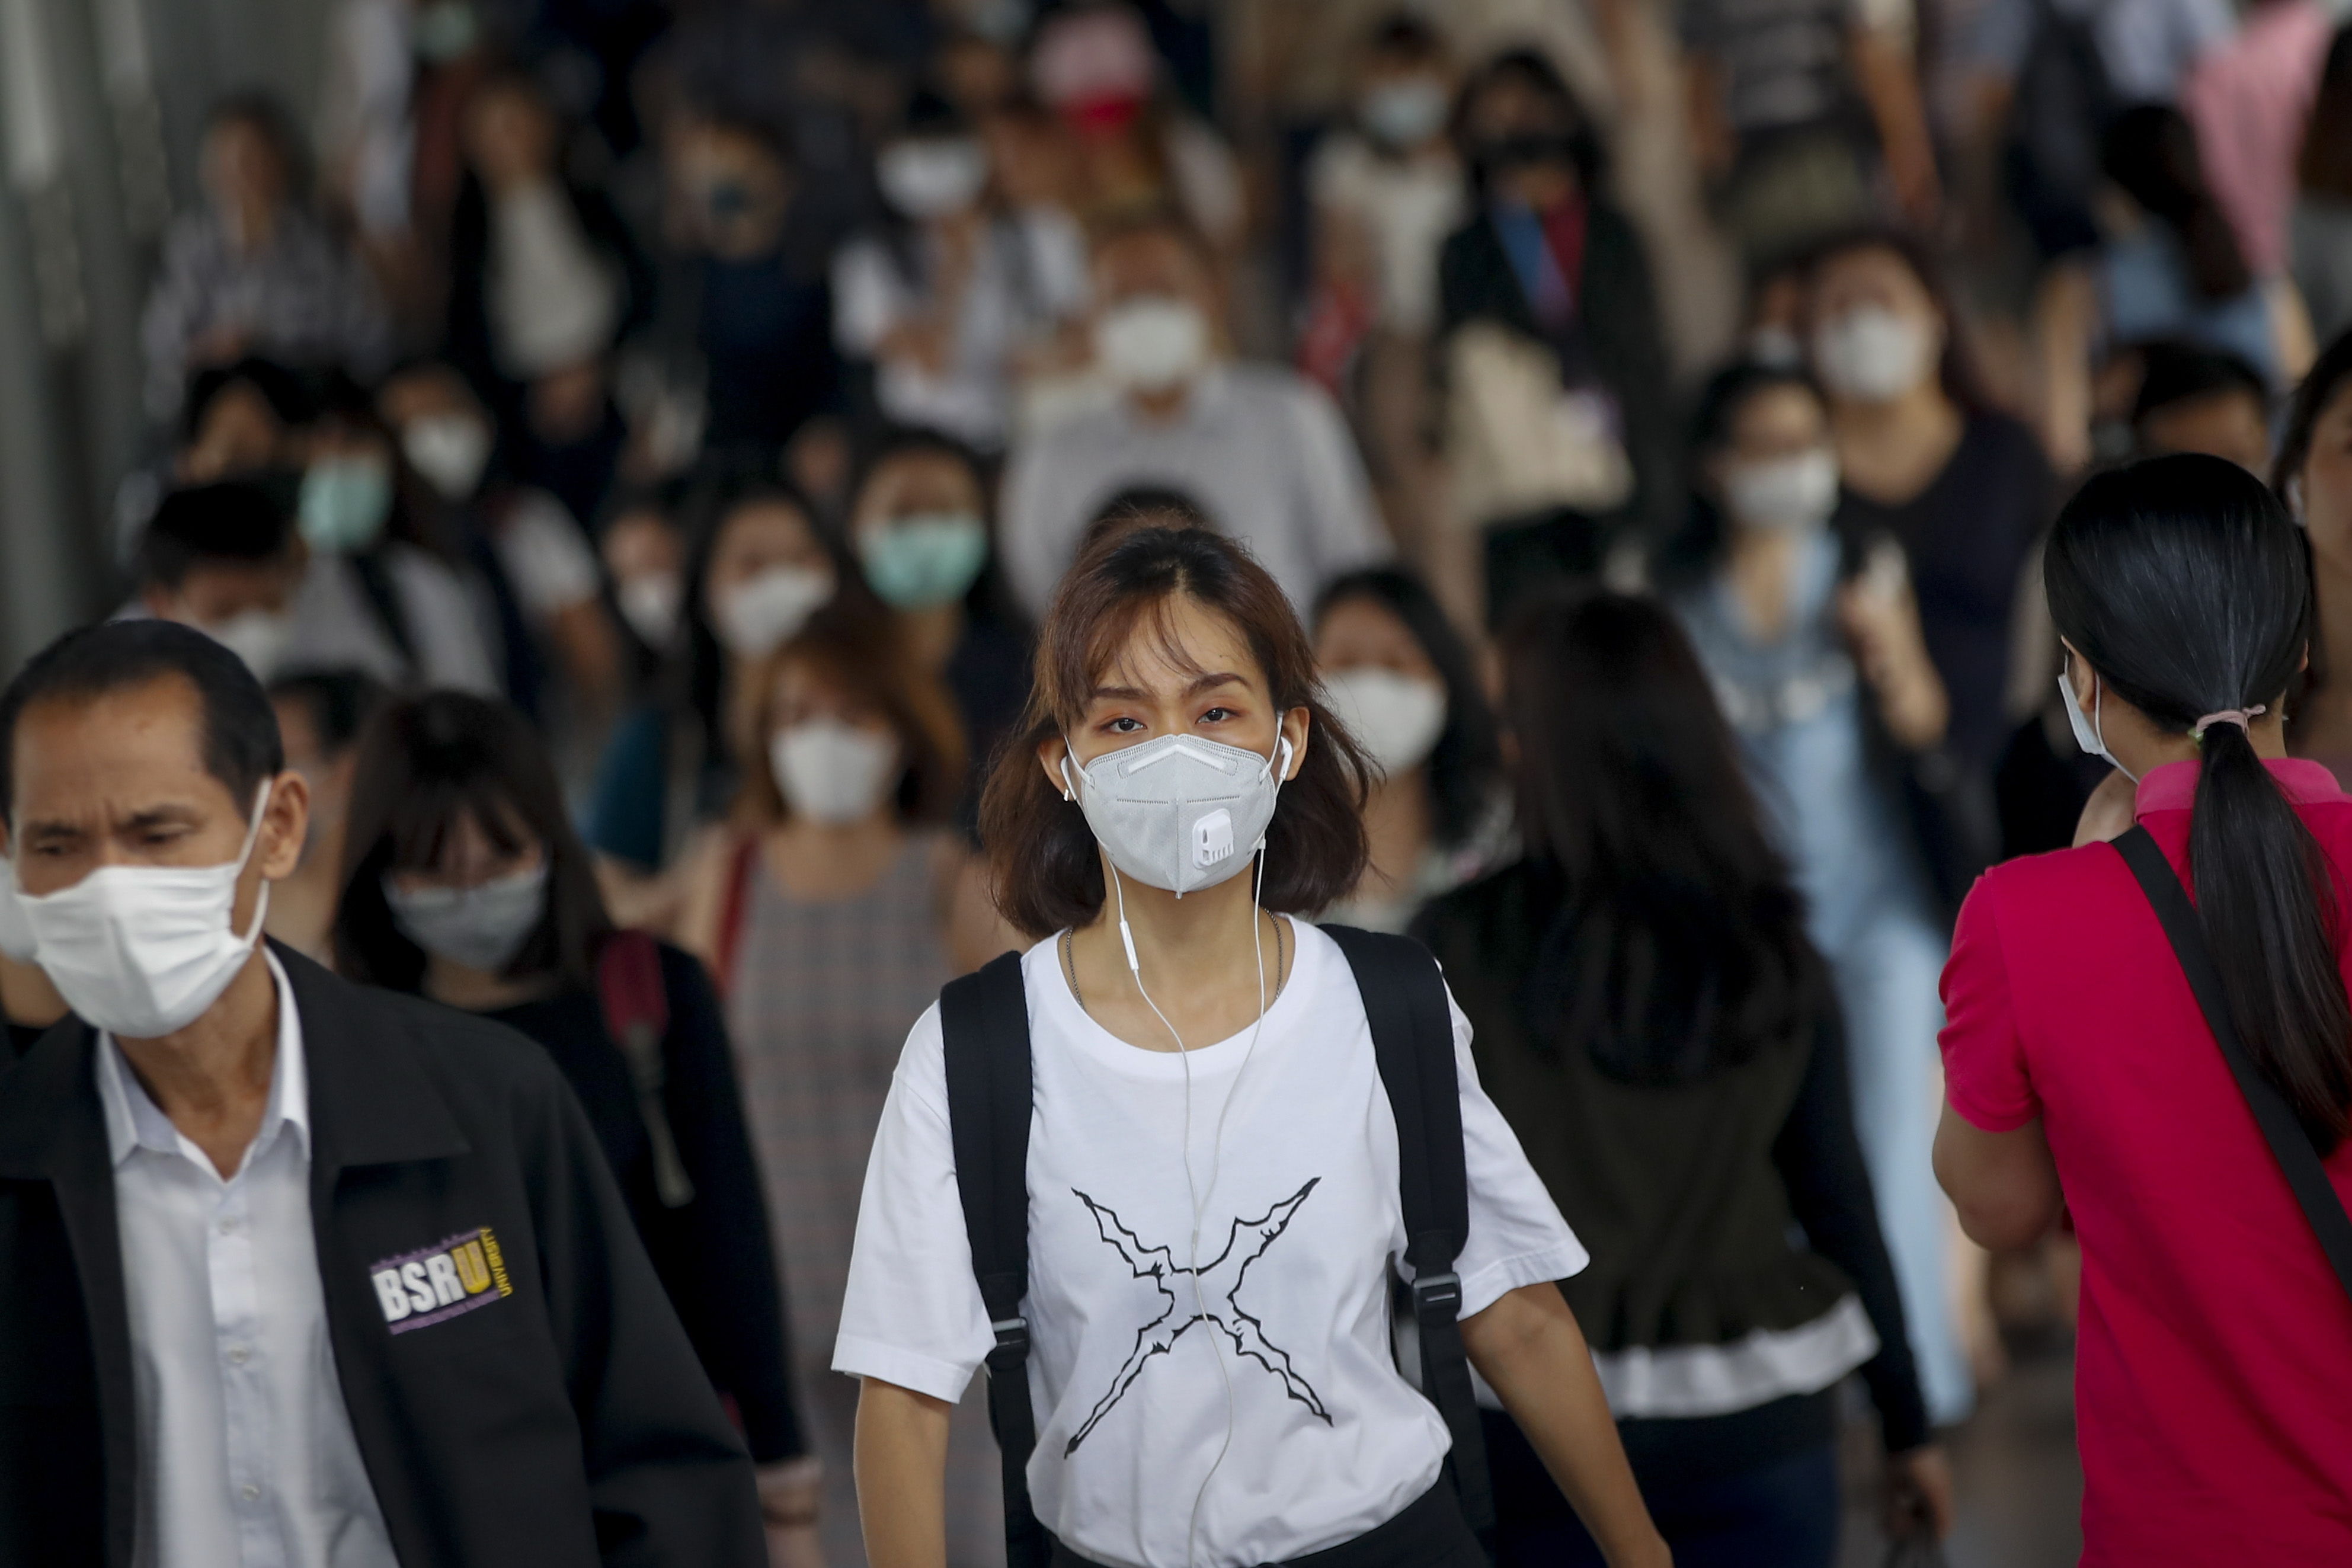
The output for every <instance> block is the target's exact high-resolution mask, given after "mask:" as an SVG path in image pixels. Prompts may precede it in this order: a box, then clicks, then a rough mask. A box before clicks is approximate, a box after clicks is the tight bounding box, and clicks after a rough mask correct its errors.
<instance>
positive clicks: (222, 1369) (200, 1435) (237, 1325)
mask: <svg viewBox="0 0 2352 1568" xmlns="http://www.w3.org/2000/svg"><path fill="white" fill-rule="evenodd" d="M268 963H269V973H270V978H271V979H272V980H273V981H274V982H275V983H276V984H277V987H278V1058H277V1062H276V1065H275V1066H274V1067H273V1068H272V1069H271V1072H270V1081H269V1102H268V1109H267V1110H264V1112H263V1113H262V1118H261V1127H260V1130H259V1131H257V1133H255V1135H254V1140H253V1142H252V1143H251V1145H250V1146H248V1147H247V1150H246V1152H245V1158H244V1160H243V1161H242V1162H241V1163H239V1164H238V1166H237V1169H236V1174H235V1175H233V1176H231V1177H229V1178H228V1179H226V1181H224V1180H223V1179H222V1178H221V1176H220V1174H219V1173H218V1172H217V1171H215V1169H214V1167H213V1163H212V1161H211V1160H210V1159H208V1158H207V1157H206V1156H205V1152H204V1151H203V1150H201V1149H199V1148H198V1147H197V1146H196V1145H195V1143H194V1142H192V1141H191V1140H190V1139H189V1138H188V1137H187V1136H186V1135H185V1134H184V1133H183V1132H181V1131H179V1129H177V1128H175V1127H174V1126H173V1125H172V1121H171V1119H170V1118H169V1117H167V1116H165V1115H164V1114H163V1111H162V1110H160V1109H158V1108H157V1106H156V1104H155V1102H154V1100H152V1099H150V1098H149V1096H148V1093H147V1090H146V1089H145V1087H144V1086H143V1085H142V1084H141V1083H140V1081H139V1077H138V1075H137V1074H136V1073H135V1072H133V1071H132V1070H131V1067H130V1064H129V1063H128V1062H127V1061H125V1060H124V1059H123V1057H122V1053H121V1049H120V1047H117V1046H116V1045H115V1043H114V1039H113V1037H111V1036H109V1035H104V1034H101V1035H100V1037H99V1042H98V1053H97V1057H98V1064H97V1074H98V1091H99V1098H100V1101H101V1102H102V1104H103V1106H104V1108H105V1114H106V1137H107V1149H108V1152H109V1154H110V1156H111V1158H112V1161H113V1164H114V1208H115V1219H116V1224H117V1226H119V1228H120V1230H121V1246H122V1277H123V1285H124V1288H125V1292H126V1295H127V1298H128V1302H129V1306H130V1317H131V1380H132V1394H133V1399H134V1407H135V1410H136V1413H137V1417H138V1426H139V1430H138V1452H139V1472H138V1488H137V1496H138V1524H137V1531H136V1536H135V1543H134V1546H133V1550H132V1554H131V1561H132V1563H133V1564H134V1568H397V1563H396V1561H395V1559H394V1556H393V1552H392V1542H391V1539H390V1537H389V1536H388V1535H387V1534H386V1532H385V1531H384V1525H383V1513H382V1512H381V1510H379V1509H378V1508H377V1506H376V1500H375V1492H374V1489H373V1488H372V1487H371V1486H370V1485H369V1483H368V1479H367V1470H366V1468H365V1467H364V1466H363V1465H362V1462H361V1459H360V1451H359V1444H358V1441H357V1440H356V1439H355V1438H354V1437H353V1436H352V1422H351V1415H350V1414H349V1412H347V1411H346V1410H345V1409H344V1406H343V1394H342V1385H341V1384H340V1383H339V1382H338V1381H337V1380H336V1375H335V1358H334V1349H333V1346H332V1344H331V1342H330V1340H329V1338H328V1333H327V1312H326V1300H325V1296H324V1294H323V1293H322V1291H321V1289H320V1284H319V1258H318V1249H317V1245H316V1242H315V1240H314V1238H313V1236H312V1233H311V1228H310V1083H309V1079H308V1077H307V1075H306V1073H305V1069H304V1062H303V1055H302V1025H301V1019H300V1017H299V1015H298V1014H297V1013H296V1011H295V1007H294V994H293V990H292V988H291V987H290V986H289V984H287V980H286V973H285V971H284V970H282V969H281V968H280V967H279V966H278V960H277V959H276V957H275V956H271V957H269V959H268Z"/></svg>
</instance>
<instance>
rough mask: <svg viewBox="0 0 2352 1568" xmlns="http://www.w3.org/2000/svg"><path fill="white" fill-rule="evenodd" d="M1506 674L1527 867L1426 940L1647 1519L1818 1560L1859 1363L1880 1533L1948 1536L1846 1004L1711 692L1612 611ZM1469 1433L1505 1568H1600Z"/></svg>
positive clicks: (1663, 625)
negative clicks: (1856, 1113)
mask: <svg viewBox="0 0 2352 1568" xmlns="http://www.w3.org/2000/svg"><path fill="white" fill-rule="evenodd" d="M1501 654H1502V659H1503V667H1504V682H1503V683H1504V693H1505V695H1504V699H1503V701H1504V711H1505V715H1506V718H1507V722H1508V724H1509V729H1510V733H1511V736H1512V738H1513V742H1514V750H1513V757H1514V764H1513V767H1512V773H1513V774H1514V776H1515V780H1516V784H1517V797H1518V820H1519V833H1520V837H1521V838H1522V839H1523V841H1524V842H1525V845H1526V854H1525V856H1524V857H1523V858H1520V859H1518V860H1517V861H1516V862H1514V863H1513V864H1511V865H1510V866H1508V867H1507V868H1503V869H1502V870H1499V871H1496V873H1495V874H1493V875H1492V876H1489V877H1486V878H1483V879H1480V880H1478V881H1476V882H1474V883H1472V884H1470V885H1469V886H1467V887H1465V888H1463V889H1460V890H1458V891H1456V892H1454V893H1450V894H1447V895H1445V896H1444V897H1443V898H1441V899H1439V900H1437V901H1436V902H1434V903H1433V905H1431V907H1430V909H1429V911H1428V913H1427V914H1426V915H1425V916H1424V917H1423V920H1422V921H1421V922H1420V924H1419V926H1418V927H1417V928H1416V929H1417V930H1418V931H1419V933H1420V934H1421V935H1422V936H1423V937H1424V938H1425V939H1426V940H1427V941H1428V942H1429V944H1430V947H1431V949H1432V951H1433V952H1435V953H1436V954H1437V957H1438V962H1439V963H1442V964H1444V968H1445V974H1446V978H1447V980H1448V982H1449V983H1450V984H1452V985H1453V986H1454V992H1455V994H1456V996H1457V997H1458V998H1459V999H1460V1001H1461V1004H1462V1009H1463V1012H1464V1014H1465V1016H1467V1017H1468V1018H1469V1020H1470V1023H1471V1026H1472V1028H1473V1029H1474V1030H1475V1034H1474V1036H1473V1047H1472V1048H1473V1052H1474V1054H1475V1057H1476V1058H1477V1061H1478V1070H1479V1076H1480V1079H1482V1080H1483V1081H1484V1082H1486V1083H1487V1084H1488V1085H1489V1086H1491V1088H1492V1089H1493V1091H1494V1093H1495V1095H1496V1104H1497V1105H1499V1106H1501V1107H1502V1108H1503V1114H1504V1118H1505V1120H1507V1121H1509V1122H1510V1123H1511V1125H1512V1128H1513V1130H1514V1131H1517V1133H1518V1135H1519V1138H1520V1141H1521V1142H1522V1143H1523V1144H1524V1145H1525V1146H1526V1148H1527V1150H1528V1158H1529V1159H1530V1160H1531V1161H1533V1162H1534V1163H1535V1166H1536V1170H1537V1172H1538V1173H1539V1174H1540V1175H1542V1176H1543V1178H1544V1181H1545V1184H1546V1185H1547V1186H1549V1189H1550V1191H1551V1194H1552V1197H1553V1198H1554V1200H1555V1201H1557V1202H1558V1203H1559V1205H1560V1212H1561V1214H1562V1215H1565V1216H1566V1217H1567V1218H1568V1221H1569V1223H1570V1225H1572V1226H1576V1228H1577V1233H1578V1234H1579V1235H1580V1236H1586V1237H1596V1238H1604V1239H1602V1240H1601V1242H1600V1246H1599V1250H1598V1251H1596V1253H1595V1255H1594V1256H1595V1258H1596V1262H1595V1265H1594V1267H1592V1268H1589V1269H1587V1270H1585V1271H1584V1272H1583V1273H1582V1274H1580V1275H1578V1276H1577V1277H1576V1278H1575V1279H1570V1280H1568V1281H1566V1282H1565V1283H1564V1286H1563V1289H1565V1290H1566V1291H1567V1293H1568V1298H1569V1302H1570V1305H1571V1306H1572V1307H1574V1308H1575V1309H1576V1314H1577V1317H1578V1319H1579V1320H1580V1321H1583V1322H1588V1323H1592V1324H1594V1325H1596V1332H1595V1338H1594V1341H1593V1346H1594V1355H1595V1358H1596V1360H1597V1361H1598V1363H1599V1365H1600V1368H1601V1385H1602V1386H1603V1387H1604V1388H1605V1389H1607V1390H1608V1392H1609V1396H1610V1405H1611V1407H1612V1410H1613V1411H1614V1412H1615V1414H1616V1416H1617V1419H1618V1424H1619V1425H1618V1430H1619V1433H1620V1435H1621V1436H1623V1438H1624V1439H1625V1445H1626V1451H1627V1453H1628V1455H1629V1456H1630V1457H1631V1458H1632V1459H1633V1469H1634V1474H1635V1476H1636V1477H1637V1478H1638V1479H1640V1480H1641V1482H1642V1490H1643V1496H1644V1497H1646V1498H1647V1499H1648V1500H1649V1503H1650V1509H1651V1512H1652V1514H1653V1515H1654V1517H1655V1518H1656V1519H1657V1520H1658V1521H1659V1527H1660V1528H1661V1529H1662V1530H1664V1531H1665V1534H1666V1539H1667V1541H1668V1542H1670V1543H1671V1544H1672V1545H1673V1546H1674V1548H1675V1560H1676V1561H1677V1562H1680V1563H1717V1562H1720V1563H1742V1564H1748V1565H1750V1568H1758V1565H1764V1564H1772V1565H1776V1568H1778V1565H1787V1568H1796V1565H1798V1564H1811V1565H1815V1568H1821V1565H1825V1564H1827V1563H1830V1562H1831V1561H1832V1558H1833V1556H1834V1554H1835V1549H1836V1542H1837V1537H1838V1523H1839V1506H1838V1483H1837V1468H1838V1467H1837V1456H1836V1435H1837V1427H1838V1398H1837V1385H1838V1384H1839V1383H1840V1381H1841V1380H1843V1377H1844V1376H1845V1374H1846V1373H1849V1372H1852V1371H1854V1370H1855V1369H1857V1368H1859V1369H1860V1370H1861V1371H1862V1373H1863V1376H1864V1380H1865V1381H1866V1382H1867V1383H1868V1384H1869V1386H1870V1391H1871V1395H1872V1398H1873V1401H1874V1403H1875V1404H1876V1405H1877V1406H1878V1412H1879V1416H1880V1420H1881V1426H1882V1431H1883V1433H1884V1436H1885V1445H1886V1449H1887V1452H1888V1454H1889V1455H1890V1456H1891V1458H1890V1460H1889V1468H1888V1478H1889V1480H1890V1483H1891V1501H1892V1502H1893V1503H1894V1505H1895V1507H1894V1510H1893V1511H1894V1512H1895V1514H1896V1515H1897V1517H1898V1519H1899V1521H1900V1522H1901V1525H1902V1526H1904V1527H1906V1528H1911V1529H1916V1528H1918V1527H1919V1526H1920V1525H1921V1524H1922V1523H1926V1524H1929V1525H1932V1526H1934V1527H1935V1528H1937V1530H1941V1529H1942V1528H1944V1527H1947V1526H1948V1524H1949V1521H1950V1510H1951V1495H1950V1479H1949V1476H1948V1473H1947V1471H1946V1469H1945V1468H1944V1463H1943V1459H1942V1457H1941V1455H1940V1453H1939V1452H1938V1451H1937V1449H1935V1448H1934V1447H1931V1446H1929V1437H1928V1429H1927V1409H1926V1405H1924V1403H1923V1402H1922V1400H1921V1398H1920V1394H1919V1384H1918V1378H1917V1375H1916V1372H1915V1370H1914V1365H1913V1362H1912V1357H1911V1348H1910V1344H1909V1342H1908V1341H1907V1339H1906V1335H1905V1331H1904V1321H1903V1300H1902V1296H1901V1293H1900V1292H1899V1291H1898V1289H1896V1287H1895V1270H1894V1267H1893V1265H1892V1264H1890V1263H1889V1262H1888V1261H1887V1256H1886V1247H1885V1242H1884V1240H1882V1239H1881V1237H1880V1235H1879V1229H1878V1214H1877V1208H1876V1205H1875V1204H1874V1202H1873V1200H1872V1196H1871V1186H1870V1175H1869V1172H1868V1170H1867V1168H1866V1167H1865V1166H1864V1163H1863V1158H1862V1150H1861V1146H1860V1144H1859V1143H1858V1142H1856V1139H1855V1136H1854V1126H1853V1102H1852V1098H1851V1092H1850V1090H1849V1089H1848V1086H1847V1081H1846V1058H1845V1032H1844V1027H1843V1022H1842V1020H1841V1017H1840V1014H1839V1008H1838V1001H1837V993H1836V989H1835V987H1834V985H1833V984H1832V981H1831V978H1830V973H1829V967H1828V965H1827V964H1825V963H1822V957H1821V954H1820V953H1819V952H1816V951H1815V950H1814V947H1813V944H1812V942H1811V940H1810V939H1809V938H1808V937H1807V936H1806V934H1805V919H1804V905H1803V900H1801V898H1800V897H1799V896H1798V894H1797V891H1796V889H1795V887H1794V886H1793V884H1792V883H1791V882H1790V877H1789V871H1788V867H1787V864H1786V862H1784V861H1783V860H1782V858H1781V857H1780V854H1779V852H1778V851H1776V850H1775V849H1774V848H1773V847H1771V845H1770V843H1769V840H1768V839H1767V837H1766V836H1765V831H1764V818H1763V814H1762V812H1761V811H1760V810H1759V807H1758V805H1757V801H1756V797H1755V795H1754V794H1753V793H1752V792H1751V791H1750V789H1749V787H1748V783H1747V781H1746V779H1745V778H1744V777H1743V775H1742V773H1741V768H1740V759H1739V754H1738V746H1737V742H1735V740H1734V737H1733V734H1732V731H1731V728H1730V726H1729V725H1728V724H1727V723H1726V722H1725V721H1724V718H1723V715H1722V712H1721V710H1718V709H1717V706H1716V704H1715V700H1714V697H1713V696H1712V694H1711V693H1710V691H1709V689H1708V685H1707V674H1706V668H1705V667H1704V666H1703V665H1702V664H1701V663H1700V662H1699V659H1698V656H1697V654H1696V652H1694V651H1693V649H1692V647H1691V646H1690V643H1689V641H1688V639H1686V638H1685V637H1684V636H1683V634H1682V632H1681V631H1680V630H1679V629H1678V628H1677V627H1676V626H1675V622H1674V619H1673V617H1672V616H1671V615H1670V614H1669V613H1667V612H1666V611H1665V610H1664V609H1662V608H1660V607H1659V606H1657V605H1654V604H1652V603H1649V602H1646V601H1643V600H1640V599H1633V598H1628V597H1624V596H1622V595H1615V594H1596V595H1585V596H1579V597H1559V598H1554V599H1551V600H1549V601H1545V602H1540V603H1538V604H1536V605H1530V606H1529V607H1528V609H1527V610H1526V611H1525V612H1524V613H1523V614H1522V615H1521V616H1519V617H1518V618H1517V619H1516V620H1515V621H1514V623H1513V624H1512V626H1510V627H1509V628H1508V629H1507V630H1506V632H1505V633H1504V636H1503V639H1502V645H1501ZM1792 1226H1796V1227H1801V1230H1802V1233H1803V1235H1804V1237H1805V1241H1806V1245H1804V1246H1798V1245H1796V1244H1795V1243H1794V1242H1792V1240H1791V1239H1790V1237H1791V1234H1792V1230H1791V1227H1792ZM1599 1325H1606V1327H1605V1328H1600V1327H1598V1326H1599ZM1486 1426H1487V1450H1488V1452H1489V1453H1490V1454H1492V1455H1493V1456H1494V1458H1495V1466H1496V1491H1497V1503H1498V1510H1497V1511H1498V1513H1499V1514H1500V1516H1501V1518H1500V1523H1501V1526H1502V1536H1501V1547H1502V1554H1501V1561H1502V1563H1504V1564H1505V1565H1506V1568H1512V1565H1515V1564H1521V1563H1524V1564H1528V1565H1530V1568H1532V1565H1533V1564H1536V1563H1544V1564H1561V1563H1577V1562H1584V1561H1591V1560H1592V1551H1591V1544H1590V1542H1589V1541H1588V1540H1587V1539H1586V1538H1585V1537H1584V1535H1583V1532H1582V1531H1581V1530H1580V1528H1579V1527H1578V1526H1577V1525H1576V1523H1575V1522H1574V1520H1573V1517H1572V1516H1571V1515H1570V1512H1569V1510H1568V1507H1567V1504H1566V1502H1565V1501H1564V1500H1562V1499H1561V1498H1560V1496H1559V1492H1558V1491H1557V1490H1556V1489H1554V1488H1553V1487H1552V1486H1551V1485H1550V1483H1549V1481H1547V1480H1546V1479H1544V1478H1543V1475H1542V1472H1541V1470H1540V1469H1539V1468H1537V1466H1536V1465H1535V1464H1534V1463H1533V1457H1532V1455H1531V1454H1530V1453H1529V1452H1528V1447H1527V1442H1526V1439H1525V1438H1524V1437H1521V1436H1519V1435H1518V1432H1517V1428H1516V1427H1515V1426H1512V1425H1511V1423H1510V1421H1509V1419H1508V1418H1507V1417H1506V1416H1503V1415H1500V1414H1498V1413H1490V1414H1489V1415H1487V1417H1486Z"/></svg>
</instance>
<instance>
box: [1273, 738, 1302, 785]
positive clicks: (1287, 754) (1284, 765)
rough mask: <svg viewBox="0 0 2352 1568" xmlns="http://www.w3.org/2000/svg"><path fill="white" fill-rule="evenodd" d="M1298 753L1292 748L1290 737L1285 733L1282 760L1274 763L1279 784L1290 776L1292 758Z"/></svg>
mask: <svg viewBox="0 0 2352 1568" xmlns="http://www.w3.org/2000/svg"><path fill="white" fill-rule="evenodd" d="M1295 755H1297V752H1294V751H1293V750H1292V749H1291V745H1290V737H1289V736H1287V735H1285V736H1284V737H1283V738H1282V761H1280V762H1278V763H1275V764H1274V772H1275V782H1276V783H1277V784H1279V783H1281V782H1282V781H1283V780H1284V779H1286V778H1288V777H1289V776H1290V759H1291V758H1292V757H1293V756H1295Z"/></svg>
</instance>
